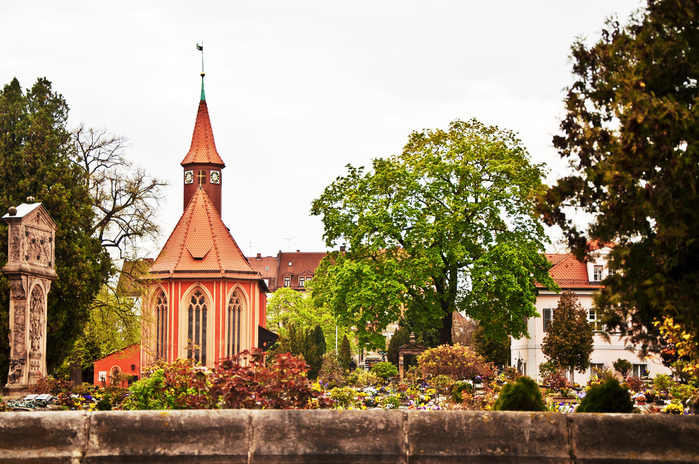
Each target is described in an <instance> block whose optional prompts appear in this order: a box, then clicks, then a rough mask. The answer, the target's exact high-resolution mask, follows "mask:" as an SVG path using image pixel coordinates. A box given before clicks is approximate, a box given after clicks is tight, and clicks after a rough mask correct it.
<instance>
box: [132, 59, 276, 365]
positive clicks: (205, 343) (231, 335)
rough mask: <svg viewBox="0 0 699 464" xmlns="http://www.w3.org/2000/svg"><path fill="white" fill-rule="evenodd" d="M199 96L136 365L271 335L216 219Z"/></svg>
mask: <svg viewBox="0 0 699 464" xmlns="http://www.w3.org/2000/svg"><path fill="white" fill-rule="evenodd" d="M201 76H202V88H201V98H200V100H199V108H198V110H197V118H196V122H195V124H194V132H193V134H192V143H191V146H190V148H189V152H187V155H186V156H185V157H184V159H183V160H182V163H181V165H182V167H183V168H184V178H183V184H184V212H183V213H182V216H181V217H180V220H179V221H178V223H177V225H176V226H175V229H174V230H173V231H172V233H171V234H170V237H169V238H168V240H167V242H166V243H165V245H164V246H163V249H162V250H161V251H160V254H159V255H158V257H157V258H156V259H155V261H154V262H153V264H152V266H151V268H150V269H149V271H148V275H147V277H146V280H147V281H148V289H149V293H148V295H147V297H146V298H145V300H144V316H145V315H147V317H145V318H144V319H146V322H145V323H144V331H143V336H142V345H141V348H142V349H141V365H142V366H148V365H151V364H153V362H155V361H156V360H163V361H167V362H172V361H174V360H175V359H177V358H189V359H193V360H194V361H196V362H197V363H200V364H201V365H205V366H209V367H212V366H214V365H216V363H217V362H218V360H219V359H221V358H224V357H227V356H235V355H237V354H238V353H240V352H241V351H244V350H249V349H251V348H253V347H258V348H263V347H264V346H265V345H266V344H269V339H270V337H272V339H274V334H271V332H269V331H267V330H266V329H265V327H266V325H267V324H266V318H267V313H266V311H267V297H266V292H267V291H268V290H267V286H266V285H265V282H264V280H263V279H262V277H261V276H260V274H259V273H258V272H257V271H255V270H254V269H253V268H252V267H251V266H250V263H249V262H248V260H247V259H246V258H245V256H244V255H243V253H242V251H241V250H240V247H238V244H237V243H236V241H235V239H233V237H232V236H231V234H230V232H229V230H228V228H227V227H226V225H225V224H224V223H223V221H222V220H221V202H222V196H221V183H222V177H221V170H222V169H223V168H224V167H225V164H224V163H223V160H222V159H221V157H220V156H219V154H218V151H217V150H216V145H215V143H214V136H213V131H212V129H211V121H210V120H209V111H208V108H207V105H206V98H205V96H204V73H203V72H202V74H201Z"/></svg>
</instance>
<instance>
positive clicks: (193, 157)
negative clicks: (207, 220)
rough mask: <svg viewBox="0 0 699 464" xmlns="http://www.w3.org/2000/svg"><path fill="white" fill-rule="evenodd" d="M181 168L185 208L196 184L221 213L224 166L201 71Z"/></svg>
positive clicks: (195, 188)
mask: <svg viewBox="0 0 699 464" xmlns="http://www.w3.org/2000/svg"><path fill="white" fill-rule="evenodd" d="M180 164H181V165H182V167H183V168H184V208H185V209H186V208H187V205H188V204H189V201H190V200H191V199H192V196H193V195H194V193H195V192H196V190H197V188H199V186H201V187H202V189H203V190H204V191H205V192H206V194H207V195H208V196H209V198H210V199H211V202H212V203H213V204H214V206H215V207H216V210H217V211H218V213H219V215H220V214H221V182H222V180H223V177H222V175H221V170H222V169H223V168H224V167H226V165H225V163H224V162H223V160H222V159H221V157H220V156H219V154H218V151H217V150H216V143H215V142H214V132H213V130H212V129H211V120H210V119H209V109H208V107H207V105H206V97H205V95H204V72H203V71H202V73H201V98H200V100H199V109H198V110H197V119H196V121H195V123H194V133H193V134H192V144H191V145H190V147H189V152H187V155H186V156H185V157H184V159H183V160H182V162H181V163H180Z"/></svg>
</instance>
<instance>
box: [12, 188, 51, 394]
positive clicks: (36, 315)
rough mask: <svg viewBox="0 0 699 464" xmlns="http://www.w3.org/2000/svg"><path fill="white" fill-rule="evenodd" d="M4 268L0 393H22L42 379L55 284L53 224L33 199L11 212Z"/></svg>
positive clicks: (29, 198)
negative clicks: (6, 351) (4, 364)
mask: <svg viewBox="0 0 699 464" xmlns="http://www.w3.org/2000/svg"><path fill="white" fill-rule="evenodd" d="M2 218H3V219H4V220H5V221H6V222H7V224H8V226H9V230H8V250H7V264H6V265H5V267H3V268H2V272H3V273H5V275H6V276H7V278H8V280H9V286H10V321H9V322H10V324H9V326H10V372H9V374H8V377H7V385H5V388H6V389H7V390H8V391H9V393H10V394H13V393H16V394H19V393H22V392H24V391H26V390H27V389H28V387H30V386H32V385H34V384H36V381H37V380H38V379H39V378H40V377H42V376H46V375H47V373H46V301H47V297H48V293H49V289H50V288H51V282H52V281H53V280H54V279H55V278H56V270H55V267H56V263H55V262H54V260H55V237H56V229H57V227H56V223H55V222H54V221H53V219H51V216H50V215H49V213H48V212H47V211H46V209H45V208H44V207H43V206H42V205H41V203H35V202H34V198H33V197H28V198H27V203H22V204H21V205H19V206H17V207H16V208H15V207H11V208H9V209H8V210H7V214H5V215H4V216H3V217H2Z"/></svg>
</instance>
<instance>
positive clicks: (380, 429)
mask: <svg viewBox="0 0 699 464" xmlns="http://www.w3.org/2000/svg"><path fill="white" fill-rule="evenodd" d="M0 462H2V463H5V462H8V463H9V462H12V463H49V462H51V463H141V462H143V463H146V462H147V463H224V462H225V463H300V462H304V463H345V462H359V463H406V464H408V463H409V464H415V463H457V462H458V463H476V462H487V463H513V462H517V463H576V464H578V463H600V462H605V463H606V462H610V463H651V462H653V463H656V462H673V463H680V462H683V463H686V462H699V417H694V416H668V415H651V416H642V415H638V414H572V415H564V414H558V413H514V412H513V413H510V412H500V413H498V412H488V413H481V412H466V411H407V410H398V411H383V410H371V411H335V410H322V411H318V410H316V411H299V410H293V411H279V410H276V411H272V410H270V411H251V410H226V411H121V412H118V411H115V412H112V411H109V412H92V413H89V412H23V413H0Z"/></svg>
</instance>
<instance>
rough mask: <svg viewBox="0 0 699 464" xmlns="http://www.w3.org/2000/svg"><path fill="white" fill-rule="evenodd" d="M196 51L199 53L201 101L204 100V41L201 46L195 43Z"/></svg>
mask: <svg viewBox="0 0 699 464" xmlns="http://www.w3.org/2000/svg"><path fill="white" fill-rule="evenodd" d="M197 50H199V51H200V52H201V100H206V97H205V96H204V41H203V40H202V41H201V45H199V44H198V43H197Z"/></svg>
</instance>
